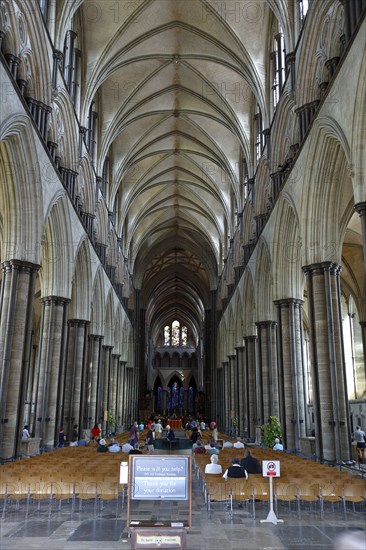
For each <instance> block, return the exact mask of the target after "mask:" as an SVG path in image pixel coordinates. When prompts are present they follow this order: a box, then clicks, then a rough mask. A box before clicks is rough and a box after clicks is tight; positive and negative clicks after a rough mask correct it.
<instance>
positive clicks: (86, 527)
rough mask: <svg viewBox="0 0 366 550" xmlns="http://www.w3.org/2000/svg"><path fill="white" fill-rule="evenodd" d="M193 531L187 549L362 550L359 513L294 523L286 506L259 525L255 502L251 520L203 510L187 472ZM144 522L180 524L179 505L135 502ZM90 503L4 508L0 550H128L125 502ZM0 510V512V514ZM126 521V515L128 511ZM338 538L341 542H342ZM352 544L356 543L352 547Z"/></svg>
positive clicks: (216, 508)
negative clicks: (278, 521) (166, 520)
mask: <svg viewBox="0 0 366 550" xmlns="http://www.w3.org/2000/svg"><path fill="white" fill-rule="evenodd" d="M192 494H193V507H192V527H191V528H190V529H189V531H188V534H187V548H188V549H189V550H203V549H207V550H222V549H224V550H244V549H245V550H251V549H253V550H254V549H262V550H280V549H281V550H282V549H296V550H307V549H309V548H311V549H313V548H314V549H321V550H328V549H329V550H331V549H334V550H351V549H358V550H366V531H365V528H366V522H365V519H366V515H365V512H364V511H363V512H361V511H360V510H357V511H355V512H354V511H353V510H352V509H350V510H347V514H346V516H345V515H344V513H343V510H342V509H341V508H340V509H339V508H337V506H335V507H334V509H332V507H326V509H325V513H324V518H323V519H321V517H320V513H319V509H318V508H316V509H313V510H310V509H304V510H301V518H299V517H298V513H297V511H296V510H295V509H292V510H289V509H288V506H287V504H286V505H283V506H280V507H279V509H278V510H277V517H278V519H282V520H283V523H278V524H277V525H275V524H273V523H261V520H263V519H266V518H267V515H268V503H256V504H255V505H256V517H255V519H253V517H252V513H251V512H252V510H251V508H250V507H249V509H245V508H244V509H240V508H239V507H238V505H237V504H235V503H234V507H233V511H232V512H230V510H227V509H226V508H225V506H224V504H223V503H219V502H217V503H214V504H213V506H212V510H211V511H210V512H208V511H207V508H206V505H205V502H204V498H203V495H202V492H201V489H200V487H199V484H198V481H197V479H196V478H195V476H194V475H193V487H192ZM134 505H135V506H137V507H138V508H139V507H141V509H140V510H139V512H140V514H141V512H143V514H144V515H146V518H147V519H154V520H155V519H156V518H160V519H168V520H173V521H174V520H177V518H178V519H179V514H181V512H179V503H177V502H174V501H169V502H164V503H160V502H155V501H154V502H151V501H150V502H146V501H142V502H141V501H140V502H136V503H134ZM121 508H122V502H120V503H119V509H118V510H116V505H115V502H108V501H107V502H105V503H103V504H102V503H100V502H99V503H97V506H95V503H94V502H92V501H84V502H83V503H82V507H81V509H80V507H79V505H78V504H76V505H75V506H74V507H72V505H71V503H69V502H62V503H61V508H60V507H59V503H58V502H57V503H56V502H52V503H51V507H50V506H49V503H48V502H46V501H45V502H41V503H40V506H39V508H38V506H37V504H34V503H32V504H31V507H30V509H29V510H28V515H27V513H26V506H25V503H20V504H19V507H18V506H17V505H16V504H13V503H12V505H11V506H10V507H7V509H6V512H5V514H3V517H2V519H1V520H0V548H1V550H10V549H11V550H14V549H21V550H23V549H24V550H29V549H36V550H40V549H47V550H48V549H51V550H61V549H65V550H83V549H88V550H92V549H98V550H100V549H101V548H102V549H104V550H114V549H116V550H117V549H118V550H123V549H130V548H131V539H130V538H129V536H128V533H127V530H126V502H125V503H124V505H123V508H122V509H121ZM1 513H2V512H1V510H0V515H1ZM131 518H133V512H132V513H131ZM341 538H342V539H343V540H341ZM354 539H355V540H356V542H355V543H354V542H353V541H354Z"/></svg>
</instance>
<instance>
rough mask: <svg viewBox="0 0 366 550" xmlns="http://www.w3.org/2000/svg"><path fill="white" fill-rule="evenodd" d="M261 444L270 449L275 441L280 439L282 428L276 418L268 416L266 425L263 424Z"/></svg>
mask: <svg viewBox="0 0 366 550" xmlns="http://www.w3.org/2000/svg"><path fill="white" fill-rule="evenodd" d="M262 431H263V443H264V445H265V446H266V447H270V448H272V447H273V446H274V444H275V439H276V437H278V439H281V436H282V428H281V423H280V421H279V420H278V418H277V416H270V417H269V421H268V424H263V426H262Z"/></svg>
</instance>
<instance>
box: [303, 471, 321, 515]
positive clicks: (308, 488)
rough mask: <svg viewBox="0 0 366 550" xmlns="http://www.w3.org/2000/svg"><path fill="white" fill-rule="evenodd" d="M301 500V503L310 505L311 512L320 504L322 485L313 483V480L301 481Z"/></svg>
mask: <svg viewBox="0 0 366 550" xmlns="http://www.w3.org/2000/svg"><path fill="white" fill-rule="evenodd" d="M298 486H299V499H300V506H301V503H304V505H305V503H309V507H310V510H312V509H313V505H314V507H315V505H316V504H320V484H319V483H313V482H312V480H311V479H310V480H307V479H305V480H304V479H301V480H300V481H299V485H298Z"/></svg>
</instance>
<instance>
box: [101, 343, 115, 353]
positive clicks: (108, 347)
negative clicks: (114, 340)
mask: <svg viewBox="0 0 366 550" xmlns="http://www.w3.org/2000/svg"><path fill="white" fill-rule="evenodd" d="M102 348H103V349H104V350H106V351H108V350H109V351H110V350H111V349H113V348H114V346H110V345H107V344H103V345H102Z"/></svg>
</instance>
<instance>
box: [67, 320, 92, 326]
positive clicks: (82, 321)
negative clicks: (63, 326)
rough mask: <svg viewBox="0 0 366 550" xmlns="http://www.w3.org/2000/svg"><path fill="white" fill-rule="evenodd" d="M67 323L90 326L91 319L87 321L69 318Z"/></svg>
mask: <svg viewBox="0 0 366 550" xmlns="http://www.w3.org/2000/svg"><path fill="white" fill-rule="evenodd" d="M67 323H68V324H69V325H70V326H74V325H80V326H83V325H84V326H88V325H90V321H87V320H86V319H69V320H68V321H67Z"/></svg>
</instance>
